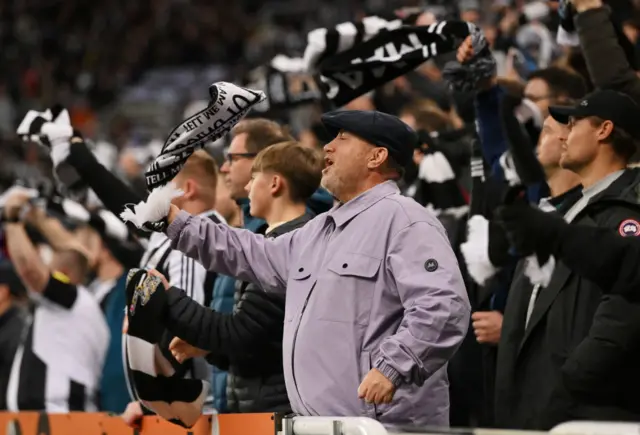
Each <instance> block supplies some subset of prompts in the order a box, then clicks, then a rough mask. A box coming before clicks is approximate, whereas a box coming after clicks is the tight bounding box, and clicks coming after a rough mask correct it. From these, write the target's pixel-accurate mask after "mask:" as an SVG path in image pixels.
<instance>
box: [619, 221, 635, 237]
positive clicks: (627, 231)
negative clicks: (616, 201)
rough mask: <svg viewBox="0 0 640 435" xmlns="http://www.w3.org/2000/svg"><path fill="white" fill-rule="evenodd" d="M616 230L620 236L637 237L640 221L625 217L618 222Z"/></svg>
mask: <svg viewBox="0 0 640 435" xmlns="http://www.w3.org/2000/svg"><path fill="white" fill-rule="evenodd" d="M618 232H619V233H620V235H621V236H622V237H638V236H640V223H639V222H638V221H637V220H635V219H626V220H624V221H622V223H621V224H620V227H619V228H618Z"/></svg>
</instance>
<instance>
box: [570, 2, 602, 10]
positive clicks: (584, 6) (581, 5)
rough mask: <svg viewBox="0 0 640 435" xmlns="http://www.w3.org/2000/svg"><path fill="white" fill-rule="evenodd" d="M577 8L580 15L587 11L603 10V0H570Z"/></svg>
mask: <svg viewBox="0 0 640 435" xmlns="http://www.w3.org/2000/svg"><path fill="white" fill-rule="evenodd" d="M569 1H570V2H571V3H572V4H573V6H574V7H575V8H576V11H577V12H578V13H581V12H584V11H587V10H589V9H597V8H601V7H602V6H603V5H602V0H569Z"/></svg>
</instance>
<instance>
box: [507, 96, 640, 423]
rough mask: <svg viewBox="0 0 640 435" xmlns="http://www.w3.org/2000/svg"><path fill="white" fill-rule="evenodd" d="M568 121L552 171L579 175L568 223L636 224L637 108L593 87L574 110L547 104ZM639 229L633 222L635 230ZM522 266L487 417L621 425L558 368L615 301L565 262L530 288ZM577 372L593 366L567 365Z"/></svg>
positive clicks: (566, 208)
mask: <svg viewBox="0 0 640 435" xmlns="http://www.w3.org/2000/svg"><path fill="white" fill-rule="evenodd" d="M550 113H551V116H552V117H553V118H554V119H556V120H557V121H558V122H560V123H567V124H568V125H569V134H568V137H567V141H566V143H565V145H564V150H563V153H562V156H561V160H560V165H561V167H562V168H565V169H568V170H571V171H572V172H574V173H576V174H577V175H578V176H579V177H580V181H581V184H582V186H583V188H582V191H581V197H580V198H579V199H577V200H576V199H574V200H573V201H569V202H563V204H562V205H561V206H560V207H559V209H558V213H559V214H560V215H562V216H563V217H564V219H565V220H566V221H567V222H569V223H570V224H571V225H591V226H598V227H602V228H607V229H609V231H611V232H613V231H621V230H622V229H624V227H625V225H626V223H628V222H638V221H640V209H639V208H638V198H637V193H636V191H637V189H638V186H640V176H639V174H638V172H637V171H635V170H629V169H626V166H627V165H628V164H629V162H630V160H631V157H632V155H633V153H634V152H635V143H634V138H637V137H640V131H639V130H638V127H637V121H636V120H637V119H638V117H640V107H639V106H638V105H637V104H636V103H635V102H633V100H631V99H630V98H629V97H628V96H626V95H623V94H619V93H617V92H614V91H608V90H603V91H596V92H594V93H592V94H590V95H588V96H587V97H585V98H584V99H583V100H582V101H581V102H580V103H579V104H578V105H576V106H575V107H564V108H561V107H551V108H550ZM639 225H640V224H639ZM524 268H525V264H524V263H522V262H521V264H520V265H519V267H518V270H517V271H516V274H515V277H514V280H513V282H512V285H511V288H510V290H509V296H508V299H507V305H506V309H505V312H504V320H503V324H502V331H501V337H500V343H499V345H498V357H497V370H496V393H495V414H496V423H497V424H498V425H499V426H501V427H506V428H517V429H527V430H549V429H551V428H552V427H553V426H555V425H557V424H559V423H562V422H565V421H570V420H584V419H589V420H602V421H612V420H625V419H627V416H628V414H627V412H626V411H625V410H624V409H620V408H617V407H615V406H614V407H612V406H607V405H603V404H601V403H595V402H593V401H587V400H584V397H582V396H577V395H574V394H572V392H571V391H569V390H568V389H567V387H566V385H565V384H564V383H563V367H565V365H566V364H567V363H568V362H569V358H570V357H571V358H573V357H574V356H575V355H577V354H576V353H575V351H576V349H577V346H578V345H579V344H580V343H581V342H583V340H585V338H586V337H587V336H588V335H589V331H590V330H591V328H592V326H593V325H594V322H597V321H598V316H599V313H600V312H602V310H609V309H610V308H611V307H612V304H614V303H615V302H611V301H608V300H606V299H602V289H600V288H599V287H598V286H597V285H596V283H593V282H591V281H589V280H587V279H585V278H584V277H583V276H580V275H579V274H578V273H576V272H575V271H574V270H572V269H571V268H569V267H568V266H567V265H566V264H565V263H564V262H562V261H557V262H556V263H555V267H552V269H553V273H552V274H551V277H550V280H549V281H548V284H547V285H546V286H542V285H535V286H533V285H532V284H531V282H530V279H529V278H528V277H527V276H526V274H525V273H524ZM575 362H576V363H578V364H582V365H583V367H585V368H586V367H587V366H591V365H592V364H593V360H592V359H590V358H586V357H585V356H584V355H582V357H581V358H580V359H579V360H576V361H575Z"/></svg>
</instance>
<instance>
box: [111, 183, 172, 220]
mask: <svg viewBox="0 0 640 435" xmlns="http://www.w3.org/2000/svg"><path fill="white" fill-rule="evenodd" d="M182 195H184V192H183V191H182V190H180V189H178V188H177V187H176V185H175V184H174V183H168V184H166V185H164V186H161V187H158V188H156V189H154V190H153V191H152V192H151V193H150V194H149V197H148V198H147V200H146V201H140V202H139V203H138V204H136V205H134V206H133V209H131V208H127V209H125V210H124V211H123V212H122V213H120V218H121V219H122V220H123V221H124V222H131V223H133V224H134V225H135V226H136V227H138V228H142V227H143V226H144V225H145V224H146V223H148V222H158V221H160V220H162V219H164V218H165V217H167V215H168V214H169V210H170V209H171V201H172V200H173V199H174V198H178V197H180V196H182Z"/></svg>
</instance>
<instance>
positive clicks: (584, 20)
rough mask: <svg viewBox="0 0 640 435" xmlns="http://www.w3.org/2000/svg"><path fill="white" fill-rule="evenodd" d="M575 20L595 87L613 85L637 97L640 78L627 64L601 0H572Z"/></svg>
mask: <svg viewBox="0 0 640 435" xmlns="http://www.w3.org/2000/svg"><path fill="white" fill-rule="evenodd" d="M573 3H574V5H575V7H576V10H577V12H578V14H577V15H576V17H575V19H574V21H575V23H576V29H577V30H578V35H579V36H580V46H581V47H582V53H583V54H584V59H585V61H586V63H587V68H588V70H589V75H590V76H591V80H592V81H593V84H594V85H595V86H596V87H597V88H609V89H615V90H617V91H620V92H624V93H625V94H629V95H630V96H631V97H632V98H633V99H634V100H636V101H640V78H638V76H637V75H636V72H635V71H634V70H633V69H632V68H631V66H630V65H629V61H628V60H627V56H626V55H625V51H624V49H623V48H622V46H621V45H620V42H619V41H620V40H619V39H618V35H617V34H616V29H615V27H614V25H613V22H612V21H611V10H610V9H609V8H608V7H607V6H605V5H603V2H602V0H573Z"/></svg>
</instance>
